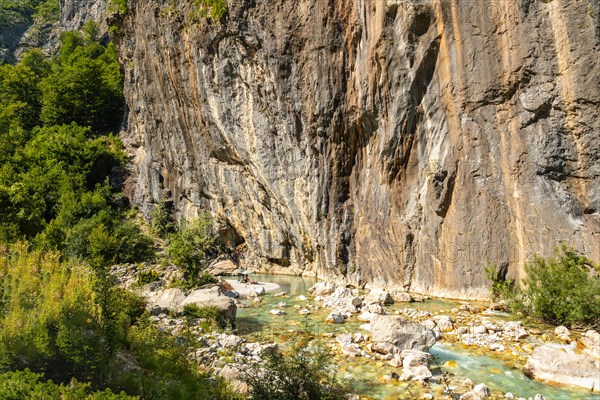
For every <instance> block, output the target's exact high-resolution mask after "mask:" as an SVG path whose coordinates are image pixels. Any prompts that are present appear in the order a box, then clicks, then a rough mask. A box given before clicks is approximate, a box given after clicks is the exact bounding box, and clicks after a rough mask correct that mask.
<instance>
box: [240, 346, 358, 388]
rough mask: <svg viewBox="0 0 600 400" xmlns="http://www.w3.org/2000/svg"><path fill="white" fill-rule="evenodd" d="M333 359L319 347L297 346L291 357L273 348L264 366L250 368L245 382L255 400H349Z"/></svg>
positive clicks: (265, 356) (265, 358)
mask: <svg viewBox="0 0 600 400" xmlns="http://www.w3.org/2000/svg"><path fill="white" fill-rule="evenodd" d="M330 357H331V356H330V355H329V354H328V353H326V352H325V351H324V350H323V349H322V348H321V347H320V346H317V347H316V348H313V349H310V348H309V349H307V348H306V347H304V348H301V347H300V345H298V346H296V348H295V349H294V351H293V352H292V354H291V355H290V356H285V355H284V354H283V353H281V352H280V351H278V350H276V349H270V350H268V351H266V352H265V353H264V354H263V360H264V362H263V364H261V365H256V364H255V365H252V366H250V367H249V368H248V369H246V372H245V373H244V375H243V379H244V381H245V382H246V383H247V384H248V386H249V387H250V392H249V394H250V395H251V397H252V398H254V399H269V400H291V399H304V400H324V399H328V400H337V399H346V398H347V394H348V389H347V388H346V387H345V386H344V385H343V384H342V383H341V382H340V381H339V380H338V379H337V377H336V374H335V372H334V371H333V370H332V365H331V364H330V360H331V358H330Z"/></svg>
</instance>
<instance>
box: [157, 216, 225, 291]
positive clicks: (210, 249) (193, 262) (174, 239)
mask: <svg viewBox="0 0 600 400" xmlns="http://www.w3.org/2000/svg"><path fill="white" fill-rule="evenodd" d="M218 251H219V248H218V245H217V241H216V237H215V235H214V233H213V230H212V221H211V218H210V215H208V214H202V215H200V216H199V217H198V218H196V219H194V220H192V221H190V222H183V223H182V225H181V227H180V228H179V230H178V231H177V232H175V233H173V234H171V235H170V236H169V238H168V240H167V256H168V258H169V260H170V261H171V262H172V263H173V264H174V265H176V266H178V267H180V268H182V269H183V271H184V278H185V280H186V281H187V284H188V286H200V285H202V284H205V283H209V281H210V279H209V278H208V277H207V276H206V274H205V273H203V270H204V268H205V266H206V264H207V261H208V260H209V259H210V258H211V256H214V255H216V254H217V253H218Z"/></svg>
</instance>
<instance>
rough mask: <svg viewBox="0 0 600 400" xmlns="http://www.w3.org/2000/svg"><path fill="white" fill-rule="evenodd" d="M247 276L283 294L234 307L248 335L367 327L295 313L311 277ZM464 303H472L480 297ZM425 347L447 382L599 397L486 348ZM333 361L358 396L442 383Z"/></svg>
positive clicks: (443, 306)
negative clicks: (549, 381) (549, 380)
mask: <svg viewBox="0 0 600 400" xmlns="http://www.w3.org/2000/svg"><path fill="white" fill-rule="evenodd" d="M252 279H253V280H258V281H262V282H275V283H278V284H279V285H280V286H281V291H285V292H287V293H288V296H287V297H283V298H282V297H275V296H274V294H273V293H267V294H266V295H265V296H263V301H262V302H260V303H252V302H250V301H244V303H245V304H248V307H247V308H240V309H238V318H237V320H238V331H239V334H240V335H242V336H248V337H249V339H251V340H267V341H274V342H277V343H280V344H283V345H286V344H291V343H294V342H295V340H297V338H298V337H299V332H303V331H304V332H305V331H307V330H308V331H310V332H312V333H313V334H316V335H322V336H324V337H329V336H331V335H332V334H333V335H335V334H337V333H355V332H362V333H368V332H366V331H362V330H361V329H360V325H361V324H362V322H359V321H356V320H351V321H346V322H345V323H343V324H327V323H325V322H324V320H325V318H326V317H327V315H328V314H329V312H330V311H331V310H329V309H325V308H323V309H320V310H317V311H314V310H313V311H311V314H309V315H301V314H300V312H299V311H300V309H302V308H305V306H306V305H307V304H309V303H312V304H314V302H313V301H312V298H311V297H310V296H308V293H307V291H306V290H307V289H308V288H309V287H311V286H312V285H314V284H315V283H316V282H317V280H316V279H315V278H308V277H297V276H283V275H259V274H257V275H253V276H252ZM299 295H305V296H306V297H308V299H307V300H300V299H299V298H298V296H299ZM280 302H284V303H286V306H285V307H277V305H278V303H280ZM461 304H465V302H457V301H451V300H445V299H432V300H428V301H425V302H422V303H410V304H406V303H401V304H396V305H392V306H389V307H385V309H386V311H388V312H390V313H391V312H393V311H395V310H398V309H400V308H404V307H410V308H417V309H423V310H426V311H429V312H432V313H433V312H439V311H442V312H444V311H445V312H447V311H448V310H450V309H452V308H454V307H458V306H460V305H461ZM469 304H472V305H475V306H477V305H480V304H481V303H469ZM295 305H300V306H301V308H295V307H294V306H295ZM274 308H280V309H282V310H285V312H286V314H285V315H280V316H276V315H272V314H270V313H269V311H271V310H272V309H274ZM490 318H498V319H503V320H510V319H511V317H510V315H507V314H503V313H498V314H497V315H491V316H490ZM430 353H431V354H432V355H433V356H434V359H435V360H436V363H437V364H438V365H439V367H440V368H436V367H435V366H432V372H433V373H434V375H436V376H438V377H440V376H441V373H444V374H446V375H449V376H452V377H453V379H451V381H452V382H453V383H454V382H457V381H462V380H464V379H466V378H469V379H471V380H472V381H473V382H474V383H475V384H477V383H485V384H486V385H488V386H489V387H490V389H491V390H492V394H496V395H499V394H501V393H505V392H511V393H512V394H514V395H515V398H517V397H525V398H529V397H532V398H533V397H534V396H535V395H536V394H537V393H540V394H542V395H543V396H544V397H545V399H546V400H600V395H592V394H590V393H589V392H587V391H584V390H580V389H577V388H571V387H557V386H550V385H546V384H543V383H539V382H536V381H533V380H531V379H529V378H527V377H526V376H525V375H524V374H523V372H521V370H520V369H518V368H515V367H514V366H511V365H510V362H508V361H505V360H502V359H500V358H497V357H494V354H493V353H492V352H489V351H488V352H487V353H488V354H486V352H485V351H483V350H481V349H472V348H468V347H466V346H462V345H461V344H452V343H447V342H444V341H441V342H439V343H437V344H436V345H435V346H434V347H432V348H431V349H430ZM335 361H336V363H337V364H338V366H339V371H340V374H341V376H342V377H343V378H346V379H351V380H352V385H353V388H354V390H355V391H356V392H357V393H358V394H359V395H360V396H361V398H372V399H415V398H418V397H419V396H420V395H421V394H422V393H427V392H430V393H432V394H434V395H436V398H437V397H438V395H439V394H441V393H442V392H443V390H444V387H445V385H444V384H442V383H438V384H432V385H431V386H430V387H428V388H423V387H422V386H421V385H420V384H419V383H416V382H399V381H396V380H391V381H387V382H385V381H384V380H383V379H382V378H383V376H385V375H391V373H392V372H393V371H394V370H395V369H394V368H392V367H391V366H389V365H388V364H387V362H384V361H381V360H374V359H366V358H363V357H356V358H353V357H347V356H344V355H338V356H336V360H335ZM440 381H441V380H440ZM451 386H452V385H451ZM464 391H465V389H462V392H464Z"/></svg>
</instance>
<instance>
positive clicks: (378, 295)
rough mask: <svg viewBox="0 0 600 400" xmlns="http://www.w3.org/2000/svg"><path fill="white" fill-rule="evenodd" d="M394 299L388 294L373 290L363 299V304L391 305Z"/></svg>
mask: <svg viewBox="0 0 600 400" xmlns="http://www.w3.org/2000/svg"><path fill="white" fill-rule="evenodd" d="M393 302H394V299H392V296H390V294H389V293H388V292H387V291H385V290H383V289H379V288H373V289H371V291H370V292H369V294H367V296H366V297H365V304H392V303H393Z"/></svg>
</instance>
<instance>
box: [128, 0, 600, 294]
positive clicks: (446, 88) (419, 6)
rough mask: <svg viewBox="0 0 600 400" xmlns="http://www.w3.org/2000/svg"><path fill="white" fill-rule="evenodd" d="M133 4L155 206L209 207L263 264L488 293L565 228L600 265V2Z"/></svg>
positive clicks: (132, 145) (144, 167) (144, 171)
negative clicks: (215, 7) (169, 202)
mask: <svg viewBox="0 0 600 400" xmlns="http://www.w3.org/2000/svg"><path fill="white" fill-rule="evenodd" d="M176 3H177V5H172V4H171V3H165V2H161V1H156V0H144V1H142V0H135V1H133V2H130V5H131V13H130V15H129V16H128V17H127V18H125V20H124V27H123V36H122V39H121V40H120V49H121V55H122V58H123V64H124V65H125V68H126V83H125V90H126V97H127V102H128V106H129V117H128V124H127V127H126V132H125V134H124V137H123V139H124V142H125V144H126V146H127V148H128V149H129V151H130V153H131V155H132V157H133V161H134V165H135V166H134V171H133V178H132V180H131V182H130V183H129V193H130V195H131V197H132V199H133V200H134V202H135V203H137V204H139V205H140V206H141V207H142V208H143V209H144V210H145V211H146V212H148V211H149V210H151V209H152V207H153V205H154V204H156V203H157V202H158V201H159V200H160V199H161V197H162V196H163V195H164V193H165V192H166V193H168V194H167V195H168V196H170V197H172V199H173V201H174V204H175V206H176V209H177V210H178V212H179V213H180V214H181V215H183V216H186V217H191V216H193V215H194V214H196V213H197V212H198V211H200V210H209V211H210V212H211V213H212V215H213V216H214V218H215V220H216V221H217V222H218V223H219V224H220V225H221V227H222V230H221V232H222V234H223V235H224V236H225V237H227V238H229V239H230V241H231V242H233V244H235V245H239V244H240V243H244V244H245V250H244V259H243V260H244V261H245V262H246V263H252V264H254V266H255V267H261V266H270V267H277V268H280V269H285V270H287V271H289V272H299V271H312V272H315V273H317V274H318V275H319V276H326V277H332V278H334V277H335V278H337V279H340V280H345V281H347V282H349V283H354V284H360V285H363V284H372V285H379V286H391V285H397V286H399V287H404V288H406V289H410V290H414V291H419V292H423V293H434V294H437V295H446V296H453V297H462V298H469V297H471V298H472V297H481V296H485V295H486V293H487V290H486V282H485V278H484V273H483V268H482V267H483V265H484V264H485V263H486V262H487V261H490V262H494V263H496V264H498V265H499V266H501V267H502V268H504V269H505V270H506V271H507V272H508V273H509V275H510V276H513V277H517V278H518V277H520V276H521V274H522V265H523V262H524V260H525V259H526V258H527V257H528V256H529V255H530V254H531V253H533V252H542V253H548V252H549V251H550V249H551V247H552V246H553V245H554V244H555V243H556V241H559V240H563V241H567V242H570V243H572V244H573V245H575V247H576V248H578V249H580V250H582V251H585V252H586V253H587V254H588V255H590V256H591V257H592V258H594V259H595V260H596V261H599V260H600V243H599V242H600V216H599V214H598V213H599V211H600V161H599V154H600V22H599V21H600V9H599V5H598V3H597V2H596V1H592V0H583V1H576V2H573V1H567V0H550V1H537V0H518V1H517V0H515V1H490V2H488V1H473V2H467V3H464V2H458V1H445V0H442V1H389V0H388V1H373V0H354V1H347V0H298V1H289V0H285V1H283V0H275V1H262V0H254V1H250V0H239V1H228V4H229V9H228V15H227V16H226V17H225V18H224V19H223V20H222V21H221V23H217V22H210V21H208V20H206V19H203V18H197V19H194V15H196V16H197V15H198V14H199V13H198V12H197V11H198V10H197V9H194V6H192V5H190V4H188V2H181V4H179V2H176Z"/></svg>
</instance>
